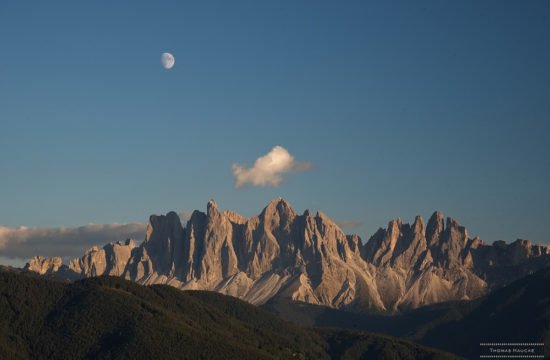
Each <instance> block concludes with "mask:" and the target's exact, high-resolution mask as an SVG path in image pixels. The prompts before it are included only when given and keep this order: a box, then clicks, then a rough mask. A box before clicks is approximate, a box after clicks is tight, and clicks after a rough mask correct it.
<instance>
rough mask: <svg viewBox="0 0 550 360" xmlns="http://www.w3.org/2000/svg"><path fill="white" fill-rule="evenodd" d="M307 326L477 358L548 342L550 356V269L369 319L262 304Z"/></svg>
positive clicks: (318, 308) (302, 306)
mask: <svg viewBox="0 0 550 360" xmlns="http://www.w3.org/2000/svg"><path fill="white" fill-rule="evenodd" d="M263 308H265V309H267V310H269V311H272V312H274V313H276V314H278V315H279V316H281V317H283V318H285V319H288V320H290V321H293V322H295V323H298V324H301V325H304V326H318V327H330V328H349V329H355V330H366V331H373V332H378V333H386V334H390V335H393V336H398V337H404V338H407V339H410V340H413V341H416V342H419V343H422V344H425V345H429V346H433V347H436V348H440V349H444V350H446V351H451V352H454V353H457V354H461V355H464V356H468V357H474V356H476V355H477V352H478V351H479V343H480V342H516V343H518V342H519V343H526V342H527V343H533V342H542V343H545V344H546V345H545V346H546V348H545V351H546V354H550V268H545V269H543V270H540V271H538V272H536V273H534V274H532V275H528V276H526V277H524V278H522V279H519V280H517V281H515V282H513V283H511V284H509V285H507V286H505V287H503V288H501V289H498V290H495V291H494V292H492V293H490V294H489V295H487V296H485V297H483V298H480V299H477V300H473V301H458V302H447V303H441V304H436V305H430V306H425V307H422V308H419V309H416V310H411V311H407V312H404V313H402V314H396V315H392V316H388V315H369V314H364V313H362V314H361V313H355V312H349V311H342V310H337V309H331V308H327V307H323V306H315V305H311V304H306V303H300V302H291V301H288V300H286V299H273V300H271V301H269V302H268V303H267V304H265V305H264V306H263Z"/></svg>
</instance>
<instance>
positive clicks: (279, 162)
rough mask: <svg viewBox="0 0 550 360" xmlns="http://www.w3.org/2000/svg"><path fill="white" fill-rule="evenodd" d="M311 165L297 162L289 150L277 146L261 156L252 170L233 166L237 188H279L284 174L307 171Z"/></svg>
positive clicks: (242, 166) (241, 166)
mask: <svg viewBox="0 0 550 360" xmlns="http://www.w3.org/2000/svg"><path fill="white" fill-rule="evenodd" d="M310 168H311V163H309V162H301V161H296V160H295V159H294V156H292V155H291V154H290V153H289V152H288V150H287V149H285V148H284V147H282V146H279V145H277V146H275V147H274V148H273V149H271V151H270V152H268V153H267V154H265V155H263V156H260V157H259V158H258V159H256V161H255V162H254V165H253V166H252V167H251V168H248V167H246V166H244V165H240V164H233V167H232V170H233V176H234V177H235V187H236V188H237V189H239V188H242V187H243V186H245V185H246V184H251V185H253V186H279V185H280V184H281V183H282V182H283V174H286V173H291V172H296V171H306V170H309V169H310Z"/></svg>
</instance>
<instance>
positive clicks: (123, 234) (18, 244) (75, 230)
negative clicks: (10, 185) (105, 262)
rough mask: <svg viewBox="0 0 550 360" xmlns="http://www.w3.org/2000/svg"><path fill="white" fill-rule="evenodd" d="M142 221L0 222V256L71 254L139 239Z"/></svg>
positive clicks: (28, 257) (141, 231)
mask: <svg viewBox="0 0 550 360" xmlns="http://www.w3.org/2000/svg"><path fill="white" fill-rule="evenodd" d="M145 227H146V225H145V224H140V223H135V224H103V225H100V224H90V225H84V226H80V227H70V228H67V227H58V228H27V227H18V228H9V227H2V226H0V258H4V259H5V258H10V259H30V258H32V257H33V256H35V255H43V256H59V257H62V258H74V257H78V256H82V254H83V253H84V251H85V250H87V249H88V248H90V247H92V246H94V245H98V246H103V245H105V244H107V243H109V242H112V241H119V240H120V241H124V240H126V239H128V238H132V239H135V240H137V241H141V240H142V239H143V238H144V237H145Z"/></svg>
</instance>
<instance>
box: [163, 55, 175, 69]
mask: <svg viewBox="0 0 550 360" xmlns="http://www.w3.org/2000/svg"><path fill="white" fill-rule="evenodd" d="M160 62H161V63H162V66H163V67H164V68H165V69H171V68H172V67H174V64H175V63H176V59H175V58H174V55H172V54H170V53H167V52H165V53H163V54H162V56H161V57H160Z"/></svg>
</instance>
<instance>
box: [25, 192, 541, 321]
mask: <svg viewBox="0 0 550 360" xmlns="http://www.w3.org/2000/svg"><path fill="white" fill-rule="evenodd" d="M59 264H60V260H58V259H56V258H53V259H51V264H50V262H49V260H47V259H43V258H35V259H33V260H32V261H31V262H30V263H29V264H27V269H29V270H32V271H37V272H40V273H42V274H44V273H51V272H56V271H60V270H65V271H67V270H70V271H72V272H73V273H75V274H77V275H79V276H82V277H90V276H98V275H117V276H122V277H124V278H126V279H131V280H134V281H137V282H138V283H141V284H156V283H162V284H169V285H172V286H174V287H177V288H181V289H202V290H212V291H218V292H221V293H224V294H228V295H232V296H235V297H239V298H241V299H244V300H246V301H249V302H251V303H253V304H262V303H265V302H266V301H267V300H269V299H271V298H273V297H274V296H279V297H287V298H290V299H293V300H299V301H304V302H308V303H312V304H320V305H327V306H331V307H336V308H353V309H360V310H376V311H397V310H400V309H408V308H416V307H419V306H422V305H427V304H431V303H436V302H441V301H447V300H456V299H473V298H477V297H479V296H482V295H484V294H485V293H487V292H488V291H490V290H491V289H493V288H495V287H499V286H501V285H503V284H505V283H507V282H510V281H512V280H514V279H516V278H518V277H520V276H522V275H525V274H528V273H530V272H532V271H534V270H536V269H539V268H541V267H543V266H545V265H549V264H550V253H549V251H548V248H547V247H544V246H539V245H533V244H532V243H531V242H530V241H527V240H518V241H516V242H514V243H512V244H509V245H508V244H506V243H504V242H496V243H494V244H493V245H486V244H484V243H483V242H482V241H481V240H480V239H479V238H477V237H476V238H474V239H470V238H469V237H468V232H467V230H466V228H464V227H463V226H460V225H459V224H458V223H457V222H456V221H455V220H453V219H451V218H447V221H446V224H445V223H444V218H443V215H442V214H441V213H440V212H435V213H434V214H433V215H432V216H431V217H430V219H429V221H428V224H427V225H425V224H424V221H423V219H422V218H421V217H416V219H415V221H414V223H413V224H412V225H409V224H403V223H402V222H401V221H400V220H392V221H390V222H389V224H388V227H387V229H383V228H381V229H379V230H378V231H377V232H376V233H375V234H374V235H373V236H372V237H371V238H370V239H369V241H368V242H367V243H366V244H365V245H363V244H362V241H361V239H360V238H359V237H358V236H357V235H345V234H344V232H343V231H342V230H341V229H340V228H339V227H338V225H337V224H336V223H335V222H334V221H332V220H331V219H330V218H329V217H328V216H326V215H325V214H323V213H322V212H318V213H317V214H315V215H313V214H312V213H311V212H310V211H309V210H306V211H305V212H304V213H303V214H302V215H298V214H296V213H295V212H294V210H293V209H292V207H291V206H290V204H289V203H288V202H286V201H285V200H284V199H282V198H277V199H275V200H273V201H271V202H270V203H269V204H268V205H267V206H266V207H265V208H264V210H263V211H262V212H261V213H260V214H259V215H257V216H254V217H251V218H246V217H243V216H241V215H239V214H237V213H234V212H229V211H225V212H221V211H220V210H219V209H218V206H217V204H216V203H215V202H214V201H213V200H212V201H210V202H209V203H208V205H207V211H206V213H203V212H200V211H195V212H193V214H192V216H191V218H190V219H189V221H188V222H187V224H186V226H185V227H183V225H182V224H181V221H180V218H179V217H178V215H177V214H176V213H175V212H170V213H168V214H167V215H164V216H156V215H152V216H151V217H150V219H149V225H148V227H147V233H146V238H145V241H144V242H143V243H142V244H141V245H139V246H136V245H135V244H134V242H133V241H127V242H126V243H120V242H117V243H111V244H108V245H106V246H104V247H103V248H102V249H99V248H97V247H94V248H92V249H90V250H88V251H87V252H86V254H85V255H84V256H83V257H82V258H79V259H75V260H72V261H71V262H70V263H69V266H68V269H66V266H64V265H63V266H60V265H59Z"/></svg>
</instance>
